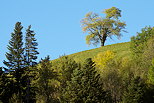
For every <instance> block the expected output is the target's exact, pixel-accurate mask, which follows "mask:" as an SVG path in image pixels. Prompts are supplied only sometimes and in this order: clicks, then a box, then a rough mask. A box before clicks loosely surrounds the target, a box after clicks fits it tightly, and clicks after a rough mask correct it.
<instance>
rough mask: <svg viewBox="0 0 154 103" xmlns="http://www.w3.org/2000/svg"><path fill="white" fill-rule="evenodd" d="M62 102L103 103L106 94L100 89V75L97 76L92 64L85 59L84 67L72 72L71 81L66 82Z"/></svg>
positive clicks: (89, 60)
mask: <svg viewBox="0 0 154 103" xmlns="http://www.w3.org/2000/svg"><path fill="white" fill-rule="evenodd" d="M63 98H64V101H62V102H68V103H103V102H105V101H106V92H104V91H103V89H102V84H101V83H100V75H99V74H97V72H96V70H95V67H94V62H92V60H91V59H87V61H86V63H85V64H84V66H83V67H82V69H81V68H77V69H75V70H74V71H73V74H72V78H71V81H68V82H67V86H66V88H65V92H64V93H63Z"/></svg>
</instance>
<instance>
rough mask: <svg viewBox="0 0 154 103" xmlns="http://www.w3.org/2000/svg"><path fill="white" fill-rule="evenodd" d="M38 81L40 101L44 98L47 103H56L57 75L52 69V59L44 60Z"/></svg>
mask: <svg viewBox="0 0 154 103" xmlns="http://www.w3.org/2000/svg"><path fill="white" fill-rule="evenodd" d="M38 72H39V74H38V77H39V78H38V80H37V86H38V95H39V99H40V98H42V99H43V101H44V102H45V103H55V101H56V98H55V97H54V96H55V92H56V90H57V89H56V84H55V80H56V79H57V76H58V75H57V73H56V72H55V71H54V69H53V68H52V64H51V62H50V57H49V56H47V57H46V58H45V59H42V60H41V62H40V67H39V71H38Z"/></svg>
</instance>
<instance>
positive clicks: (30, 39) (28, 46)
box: [25, 25, 39, 66]
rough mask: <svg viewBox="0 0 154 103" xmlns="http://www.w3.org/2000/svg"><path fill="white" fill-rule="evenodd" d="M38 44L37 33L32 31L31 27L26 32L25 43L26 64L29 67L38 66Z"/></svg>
mask: <svg viewBox="0 0 154 103" xmlns="http://www.w3.org/2000/svg"><path fill="white" fill-rule="evenodd" d="M37 46H38V43H37V42H36V39H35V33H34V31H32V30H31V25H30V26H29V27H28V29H27V30H26V43H25V52H26V53H25V54H26V56H25V57H26V63H27V65H28V66H34V65H36V64H37V62H36V59H37V55H38V54H39V52H38V51H37V49H38V48H37Z"/></svg>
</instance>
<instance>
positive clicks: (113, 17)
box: [81, 7, 126, 46]
mask: <svg viewBox="0 0 154 103" xmlns="http://www.w3.org/2000/svg"><path fill="white" fill-rule="evenodd" d="M103 13H105V14H106V17H104V18H103V17H101V16H99V15H98V14H96V13H93V12H89V13H87V14H86V16H85V18H83V19H82V21H81V23H82V30H83V31H84V32H88V34H89V35H87V36H86V43H87V44H88V45H90V44H91V42H92V43H93V44H94V45H96V44H98V43H101V46H104V44H105V41H106V39H107V37H110V38H111V37H112V36H113V35H115V36H117V37H118V38H119V37H120V36H121V32H122V31H124V32H126V31H125V30H124V29H125V26H126V24H125V22H122V21H120V20H119V17H121V10H119V9H118V8H116V7H112V8H109V9H106V10H104V11H103Z"/></svg>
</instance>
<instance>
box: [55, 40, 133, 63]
mask: <svg viewBox="0 0 154 103" xmlns="http://www.w3.org/2000/svg"><path fill="white" fill-rule="evenodd" d="M107 50H111V51H113V52H114V53H115V54H116V56H117V58H121V57H130V42H125V43H118V44H112V45H107V46H104V47H99V48H96V49H91V50H86V51H82V52H78V53H74V54H71V55H68V57H71V58H73V59H74V60H75V61H76V62H81V63H82V62H83V61H85V59H87V58H93V57H94V56H96V55H97V54H98V53H99V52H104V51H107ZM57 60H59V59H55V60H53V62H55V61H57Z"/></svg>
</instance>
